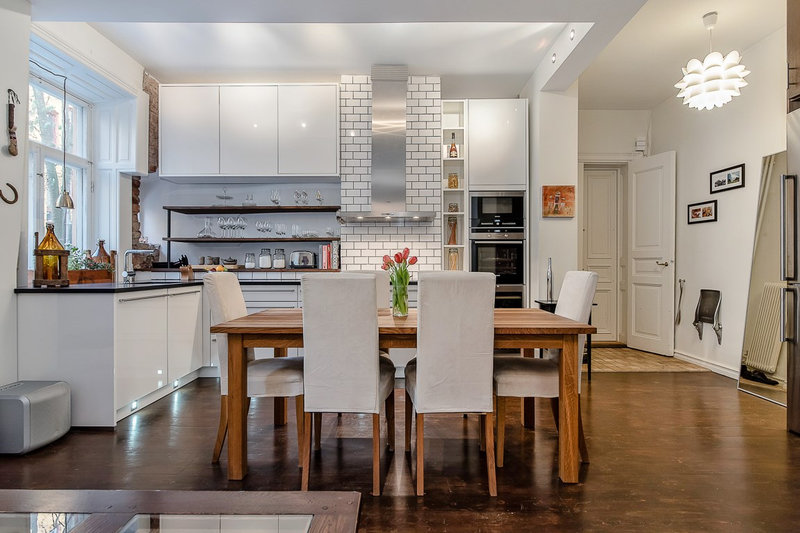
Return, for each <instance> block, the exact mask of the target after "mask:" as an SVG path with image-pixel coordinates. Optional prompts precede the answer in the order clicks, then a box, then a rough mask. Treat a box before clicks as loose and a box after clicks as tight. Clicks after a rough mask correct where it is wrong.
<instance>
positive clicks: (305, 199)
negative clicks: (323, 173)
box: [300, 191, 308, 205]
mask: <svg viewBox="0 0 800 533" xmlns="http://www.w3.org/2000/svg"><path fill="white" fill-rule="evenodd" d="M300 201H301V202H302V203H303V205H308V193H307V192H306V191H300Z"/></svg>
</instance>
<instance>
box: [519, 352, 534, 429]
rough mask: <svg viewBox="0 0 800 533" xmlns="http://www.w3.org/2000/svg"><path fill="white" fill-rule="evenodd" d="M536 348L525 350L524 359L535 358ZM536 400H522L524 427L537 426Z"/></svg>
mask: <svg viewBox="0 0 800 533" xmlns="http://www.w3.org/2000/svg"><path fill="white" fill-rule="evenodd" d="M535 353H536V350H535V349H534V348H523V349H522V357H535ZM535 400H536V398H523V399H522V426H523V427H526V428H531V429H533V428H534V426H536V401H535Z"/></svg>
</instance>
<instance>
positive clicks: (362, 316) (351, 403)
mask: <svg viewBox="0 0 800 533" xmlns="http://www.w3.org/2000/svg"><path fill="white" fill-rule="evenodd" d="M302 286H303V346H304V348H305V362H304V373H303V375H304V386H305V404H304V408H305V418H304V446H303V479H302V489H303V490H308V482H309V465H310V456H311V415H312V414H315V413H368V414H372V494H373V496H379V495H380V493H381V475H380V412H381V407H382V405H383V406H385V411H386V424H387V426H388V437H389V449H390V450H393V449H394V365H393V364H392V362H391V361H390V360H389V359H387V358H386V357H381V356H380V355H378V308H377V306H376V298H377V296H376V289H375V276H374V274H349V273H336V274H333V273H332V274H327V273H326V274H306V275H304V276H303V278H302Z"/></svg>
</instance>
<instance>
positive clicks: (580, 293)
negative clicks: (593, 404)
mask: <svg viewBox="0 0 800 533" xmlns="http://www.w3.org/2000/svg"><path fill="white" fill-rule="evenodd" d="M597 279H598V275H597V272H589V271H585V270H571V271H569V272H567V273H566V274H565V275H564V281H563V282H562V283H561V291H560V292H559V294H558V303H557V304H556V310H555V314H557V315H559V316H563V317H565V318H569V319H571V320H575V321H576V322H583V323H587V322H589V315H590V314H591V313H592V302H593V301H594V293H595V290H596V289H597ZM585 345H586V335H578V387H579V390H580V377H581V370H582V368H583V348H584V346H585ZM548 352H550V350H548Z"/></svg>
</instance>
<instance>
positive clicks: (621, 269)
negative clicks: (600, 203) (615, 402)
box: [578, 157, 634, 344]
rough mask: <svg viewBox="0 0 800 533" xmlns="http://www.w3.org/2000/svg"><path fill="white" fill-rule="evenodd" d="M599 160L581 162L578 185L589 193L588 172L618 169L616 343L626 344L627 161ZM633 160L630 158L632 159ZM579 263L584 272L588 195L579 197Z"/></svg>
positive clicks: (581, 189) (579, 195)
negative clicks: (587, 186)
mask: <svg viewBox="0 0 800 533" xmlns="http://www.w3.org/2000/svg"><path fill="white" fill-rule="evenodd" d="M596 159H598V158H594V157H593V158H592V159H591V160H586V161H582V160H581V161H579V172H580V174H579V183H580V186H579V187H580V191H581V192H583V191H585V190H586V171H587V170H616V171H617V261H616V266H615V268H616V274H617V276H616V277H617V283H616V289H615V297H616V300H617V306H616V307H617V331H616V332H615V336H616V340H615V341H612V342H617V343H621V344H627V312H628V294H627V282H628V278H627V275H626V274H627V244H628V242H627V239H628V214H627V209H625V205H626V203H625V202H626V199H627V197H626V194H627V189H628V161H597V160H596ZM633 159H634V158H630V160H633ZM578 199H579V200H578V231H579V232H580V235H579V238H578V264H579V265H580V268H581V269H585V268H586V244H587V243H586V231H585V223H584V221H585V217H586V209H587V206H586V202H585V195H584V194H578Z"/></svg>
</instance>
